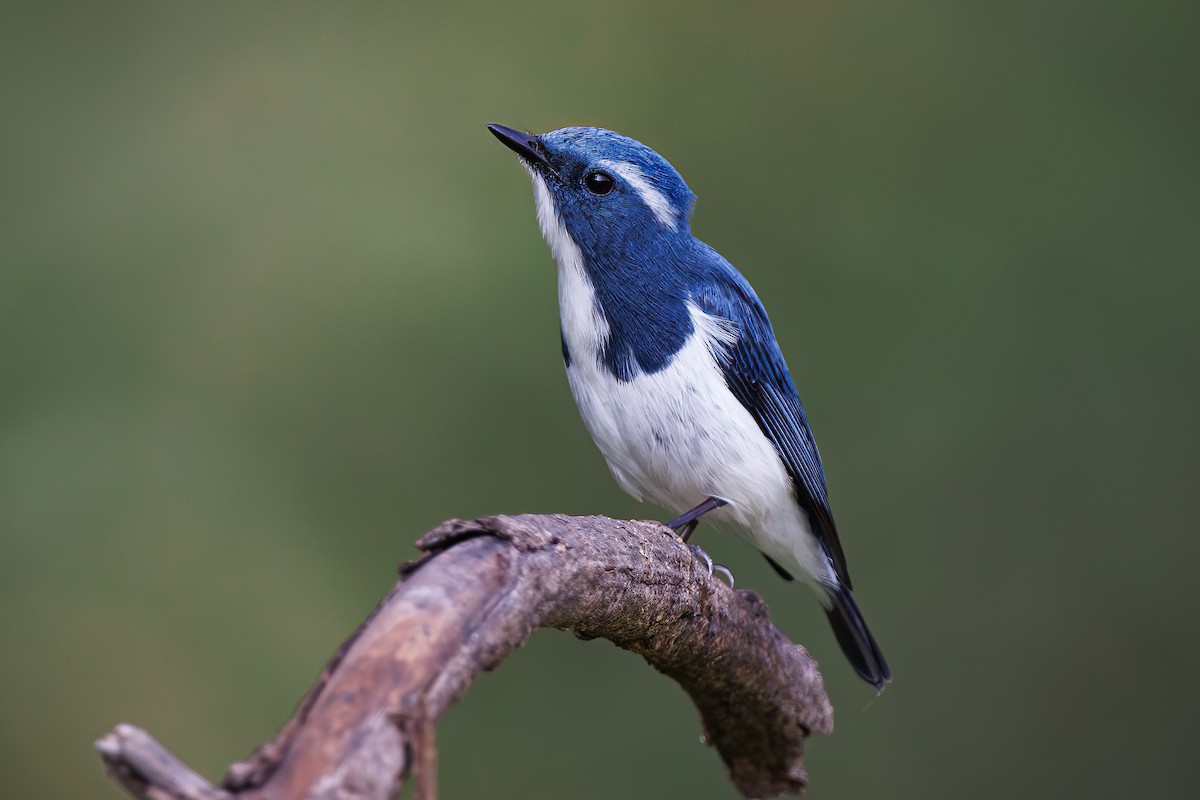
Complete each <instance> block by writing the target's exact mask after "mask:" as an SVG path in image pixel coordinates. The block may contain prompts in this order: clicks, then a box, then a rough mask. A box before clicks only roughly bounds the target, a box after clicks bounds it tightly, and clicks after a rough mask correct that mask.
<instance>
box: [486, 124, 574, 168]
mask: <svg viewBox="0 0 1200 800" xmlns="http://www.w3.org/2000/svg"><path fill="white" fill-rule="evenodd" d="M487 129H488V130H489V131H491V132H492V135H493V136H495V137H496V138H497V139H499V140H500V141H501V142H503V143H504V146H505V147H507V148H508V149H509V150H512V151H513V152H514V153H516V154H517V155H519V156H520V157H521V158H522V159H523V160H524V161H525V162H526V163H528V164H536V165H538V166H540V167H542V168H543V169H545V170H546V171H547V172H549V173H550V174H551V175H553V176H555V177H558V170H556V169H555V168H554V166H553V165H552V164H551V163H550V162H549V161H548V160H547V159H546V146H545V145H543V144H542V140H541V139H539V138H538V137H537V136H535V135H534V134H532V133H522V132H521V131H518V130H514V129H512V128H507V127H505V126H503V125H497V124H495V123H492V124H491V125H488V126H487Z"/></svg>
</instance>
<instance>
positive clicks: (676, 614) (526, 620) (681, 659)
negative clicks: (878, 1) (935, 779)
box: [96, 515, 833, 800]
mask: <svg viewBox="0 0 1200 800" xmlns="http://www.w3.org/2000/svg"><path fill="white" fill-rule="evenodd" d="M669 533H670V532H669V531H668V530H667V529H665V528H664V527H663V526H662V525H661V524H659V523H657V522H622V521H617V520H612V519H608V518H606V517H567V516H561V515H545V516H531V515H526V516H518V517H489V518H485V519H478V520H473V521H469V522H464V521H461V520H452V521H450V522H446V523H444V524H442V525H440V526H439V527H437V528H435V529H434V530H432V531H430V532H429V533H427V534H426V535H425V536H424V537H422V538H421V540H420V541H419V542H418V546H419V547H420V548H421V549H422V550H424V551H425V555H424V556H422V557H421V558H419V559H417V560H416V561H413V562H410V563H408V564H405V565H403V566H402V567H401V570H400V572H401V578H400V581H399V582H398V583H397V584H396V586H395V587H394V588H393V589H392V590H391V592H390V593H389V594H388V595H387V596H386V597H385V598H384V599H383V600H382V601H381V602H380V604H379V606H378V607H377V608H376V609H375V610H374V611H373V612H372V613H371V615H370V616H369V617H368V618H367V620H366V621H365V622H364V623H363V624H362V626H360V627H359V629H358V630H357V631H356V632H355V634H354V635H353V636H351V638H350V639H349V640H348V641H347V642H346V643H345V644H343V645H342V647H341V648H340V650H339V651H338V652H337V654H335V655H334V657H333V659H332V660H331V661H330V663H329V664H328V665H327V666H326V668H325V670H324V672H323V673H322V675H321V677H320V678H319V679H318V681H317V683H316V685H315V686H314V687H313V688H312V689H311V690H310V691H309V693H308V695H307V696H306V697H305V698H304V699H303V700H302V701H301V702H300V705H299V707H298V708H297V711H296V714H295V715H294V716H293V718H292V719H291V720H289V721H288V722H287V723H286V724H285V725H284V726H283V728H282V729H281V730H280V731H279V733H278V735H277V736H276V738H275V739H274V740H273V741H272V742H269V743H268V744H265V745H263V746H262V747H260V748H259V749H258V751H257V752H256V753H255V754H254V755H252V756H251V757H250V758H248V759H247V760H245V761H243V762H239V763H238V764H235V765H233V766H232V767H231V768H230V770H229V772H228V774H227V776H226V778H225V782H224V786H223V787H222V788H216V787H214V786H212V785H211V784H209V783H207V782H206V781H205V780H204V779H203V778H201V777H200V776H198V775H196V774H195V773H194V772H192V771H191V770H190V769H188V768H187V767H186V766H185V765H184V764H183V763H182V762H180V761H179V760H178V759H176V758H175V757H174V756H172V755H171V754H170V753H168V752H167V751H166V750H165V749H163V748H162V746H161V745H159V744H158V743H157V742H155V741H154V739H152V738H151V737H150V736H149V735H148V734H146V733H145V732H143V731H141V730H139V729H137V728H134V727H133V726H130V725H119V726H117V727H116V728H115V729H114V730H113V731H112V732H110V733H109V734H108V735H106V736H105V737H104V738H103V739H101V740H100V741H99V742H97V743H96V745H97V749H98V750H99V751H100V754H101V756H102V758H103V760H104V762H105V765H106V767H107V769H108V771H109V774H110V775H111V776H112V778H113V779H114V780H115V781H117V782H118V783H119V784H121V785H122V786H123V787H124V788H125V789H126V790H127V791H128V792H129V793H130V794H131V795H133V796H134V797H137V798H147V799H153V800H162V799H164V798H185V799H186V800H218V798H219V800H233V798H254V800H300V798H311V799H312V800H316V799H317V798H331V799H332V798H339V800H349V799H350V798H354V799H355V800H359V799H361V800H369V799H370V800H383V799H384V798H390V797H392V796H393V795H394V794H395V793H396V792H398V791H399V789H400V787H401V786H402V785H403V784H404V782H405V780H407V779H408V778H409V777H410V776H412V777H413V778H414V779H415V781H416V793H415V796H416V797H418V798H421V799H422V800H432V798H434V797H435V794H436V788H435V786H436V763H437V750H436V746H435V742H434V726H435V725H436V723H437V721H438V720H439V719H440V718H441V716H442V714H444V713H445V712H446V710H447V709H448V708H449V707H450V706H451V705H452V704H453V703H454V702H456V701H457V700H458V699H459V698H461V697H462V695H463V694H464V693H465V692H466V690H467V688H468V687H469V686H470V685H471V682H472V681H473V680H474V679H475V677H476V676H477V675H478V674H479V673H480V672H481V671H483V670H490V669H493V668H495V667H496V666H498V665H499V664H500V662H501V661H503V660H504V658H505V657H506V656H507V655H508V654H509V653H510V652H511V651H512V650H513V649H514V648H516V647H518V646H520V645H521V644H522V643H523V642H524V641H525V640H526V639H527V638H528V637H529V636H530V634H532V633H533V631H534V630H535V629H536V628H538V627H552V628H560V629H563V630H569V631H572V632H574V633H575V634H576V635H578V636H580V637H583V638H594V637H603V638H605V639H608V640H610V641H612V642H613V643H614V644H616V645H617V646H619V647H622V648H624V649H626V650H631V651H633V652H635V653H640V654H641V655H642V656H643V657H644V658H645V659H646V661H648V662H649V663H650V664H651V665H652V666H653V667H654V668H655V669H658V670H659V671H660V672H663V673H664V674H666V675H668V676H670V677H671V678H673V679H674V680H675V681H677V682H678V683H679V684H680V685H681V686H682V687H683V689H684V690H685V691H686V692H687V693H688V694H689V695H690V696H691V698H692V701H693V702H694V703H695V705H696V708H697V709H698V710H699V712H700V718H701V723H702V725H703V729H704V740H705V741H706V742H708V743H709V744H711V745H713V746H714V747H715V748H716V749H717V752H718V753H719V754H720V756H721V758H722V759H723V760H724V762H725V765H726V767H727V768H728V770H729V775H730V778H731V780H732V781H733V783H734V784H735V785H736V786H737V788H738V790H739V791H740V792H741V793H742V794H743V795H744V796H746V797H767V796H771V795H776V794H781V793H787V792H800V791H802V790H803V789H804V788H805V786H806V784H807V775H806V773H805V770H804V763H803V760H802V756H803V753H804V740H805V738H806V737H808V736H809V735H810V734H812V733H826V734H827V733H829V732H830V731H831V730H832V725H833V722H832V720H833V710H832V708H831V707H830V704H829V700H828V698H827V697H826V695H825V690H824V686H823V684H822V681H821V676H820V674H819V673H818V671H817V666H816V664H815V662H814V661H813V660H812V659H811V658H810V657H809V655H808V653H807V652H805V650H804V648H802V647H800V646H799V645H795V644H792V643H791V642H790V641H789V640H788V639H787V638H786V637H785V636H783V635H782V634H781V633H780V632H779V631H778V630H776V629H775V627H774V626H772V625H771V623H770V621H769V620H768V619H767V611H766V607H765V605H764V604H763V602H762V600H761V599H760V598H759V597H758V596H757V595H756V594H754V593H753V592H750V591H746V590H738V591H734V590H732V589H730V588H729V587H727V586H726V585H725V584H724V583H722V582H721V581H720V580H718V579H715V578H712V577H710V576H708V575H707V574H706V571H705V570H704V569H702V568H700V567H699V566H698V563H697V562H696V561H695V559H694V558H693V557H692V554H691V553H690V552H689V551H688V550H687V548H686V547H684V546H683V545H682V544H680V543H679V541H678V540H677V539H676V538H675V537H673V536H671V535H669Z"/></svg>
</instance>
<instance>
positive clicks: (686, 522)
mask: <svg viewBox="0 0 1200 800" xmlns="http://www.w3.org/2000/svg"><path fill="white" fill-rule="evenodd" d="M723 505H727V504H726V502H725V501H724V500H718V499H717V498H715V497H710V498H708V499H707V500H705V501H704V502H703V503H701V504H700V505H698V506H696V507H695V508H693V509H692V510H691V511H685V512H683V513H682V514H680V515H679V516H678V517H676V518H675V519H673V520H671V521H670V522H668V523H667V527H668V528H673V529H674V530H675V533H677V534H678V535H679V539H680V541H682V542H683V543H684V544H687V540H688V539H689V538H690V537H691V535H692V532H693V531H695V530H696V526H697V525H699V524H700V518H701V517H703V516H704V515H705V514H707V513H708V512H710V511H715V510H716V509H718V508H720V507H721V506H723Z"/></svg>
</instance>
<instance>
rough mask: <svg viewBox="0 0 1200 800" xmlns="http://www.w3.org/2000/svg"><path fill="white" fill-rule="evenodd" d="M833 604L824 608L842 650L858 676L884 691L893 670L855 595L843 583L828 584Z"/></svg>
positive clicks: (827, 587) (878, 689)
mask: <svg viewBox="0 0 1200 800" xmlns="http://www.w3.org/2000/svg"><path fill="white" fill-rule="evenodd" d="M825 588H826V589H827V590H828V592H829V599H830V602H831V605H830V607H829V608H828V609H826V610H825V615H826V616H827V617H829V624H830V625H832V626H833V635H834V636H836V637H837V640H838V644H840V645H841V646H842V652H843V653H845V654H846V658H848V659H850V664H851V665H852V666H853V667H854V671H855V672H857V673H858V674H859V676H860V677H861V678H862V679H863V680H864V681H866V682H867V683H869V684H871V685H872V686H874V687H875V689H876V690H877V691H880V692H882V691H883V687H884V686H887V685H888V683H890V682H891V680H892V670H891V669H890V668H889V667H888V665H887V661H886V660H885V659H884V657H883V653H882V652H881V651H880V650H879V645H878V644H876V642H875V637H874V636H872V635H871V631H870V630H868V629H867V623H866V620H864V619H863V616H862V611H860V610H859V608H858V603H856V602H854V595H852V594H850V590H849V589H846V588H844V587H842V586H826V587H825Z"/></svg>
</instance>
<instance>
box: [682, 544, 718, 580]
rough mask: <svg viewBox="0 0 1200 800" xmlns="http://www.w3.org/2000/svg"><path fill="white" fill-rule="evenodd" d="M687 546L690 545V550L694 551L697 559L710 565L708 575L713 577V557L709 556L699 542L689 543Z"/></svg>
mask: <svg viewBox="0 0 1200 800" xmlns="http://www.w3.org/2000/svg"><path fill="white" fill-rule="evenodd" d="M687 547H688V550H691V551H692V555H693V556H695V558H696V560H697V561H699V562H701V563H703V564H704V565H705V566H706V567H708V577H710V578H711V577H712V574H713V560H712V557H711V556H709V554H708V553H706V552H704V551H703V550H702V549H701V548H700V545H698V544H689V545H688V546H687ZM722 569H724V567H722Z"/></svg>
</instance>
